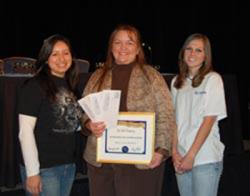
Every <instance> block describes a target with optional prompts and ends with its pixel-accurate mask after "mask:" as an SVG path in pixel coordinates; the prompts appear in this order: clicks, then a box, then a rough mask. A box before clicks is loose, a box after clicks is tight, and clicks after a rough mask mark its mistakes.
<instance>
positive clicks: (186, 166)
mask: <svg viewBox="0 0 250 196" xmlns="http://www.w3.org/2000/svg"><path fill="white" fill-rule="evenodd" d="M194 158H195V157H192V156H189V155H186V156H184V157H183V159H182V161H181V164H180V166H179V170H180V171H181V172H187V171H190V170H192V168H193V165H194Z"/></svg>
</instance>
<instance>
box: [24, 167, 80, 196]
mask: <svg viewBox="0 0 250 196" xmlns="http://www.w3.org/2000/svg"><path fill="white" fill-rule="evenodd" d="M75 170H76V166H75V164H65V165H60V166H56V167H50V168H46V169H40V176H41V180H42V192H41V193H40V196H52V195H53V196H69V195H70V192H71V187H72V184H73V182H74V178H75ZM21 177H22V182H23V185H25V181H26V171H25V168H24V167H23V166H21ZM26 195H27V196H30V195H31V194H30V193H28V192H27V191H26Z"/></svg>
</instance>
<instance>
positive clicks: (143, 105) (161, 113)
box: [83, 65, 176, 169]
mask: <svg viewBox="0 0 250 196" xmlns="http://www.w3.org/2000/svg"><path fill="white" fill-rule="evenodd" d="M144 70H145V72H146V75H145V72H143V70H142V69H141V68H140V66H138V65H136V66H134V68H133V70H132V73H131V76H130V80H129V85H128V93H127V109H128V111H133V112H155V120H156V122H155V125H156V129H155V149H159V148H160V149H164V150H167V151H168V152H169V153H171V144H172V137H173V133H174V132H175V131H176V122H175V117H174V110H173V103H172V99H171V94H170V92H169V89H168V86H167V84H166V82H165V80H164V78H163V77H162V75H161V74H160V73H159V72H158V71H156V70H155V69H154V68H153V67H151V66H149V65H145V66H144ZM102 71H103V70H102V69H98V70H96V71H95V72H94V73H93V74H92V75H91V77H90V79H89V81H88V83H87V85H86V87H85V89H84V92H83V96H86V95H88V94H90V93H94V92H97V89H98V85H96V82H97V81H98V80H99V78H100V76H101V73H102ZM111 80H112V71H108V72H107V74H106V77H105V80H104V82H103V84H102V86H101V90H104V89H110V88H111V84H112V81H111ZM87 119H88V117H87V115H84V117H83V122H86V120H87ZM96 142H97V140H96V137H95V136H94V135H91V134H90V135H89V136H88V139H87V144H86V149H85V152H84V159H85V160H86V161H87V162H88V163H90V164H91V165H94V166H96V167H100V166H101V163H97V162H96ZM136 167H137V168H139V169H147V168H148V167H147V166H146V165H136Z"/></svg>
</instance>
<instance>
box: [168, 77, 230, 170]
mask: <svg viewBox="0 0 250 196" xmlns="http://www.w3.org/2000/svg"><path fill="white" fill-rule="evenodd" d="M175 80H176V77H175V78H174V79H173V80H172V84H171V93H172V96H173V102H174V106H175V112H176V121H177V126H178V150H179V153H181V154H182V155H185V154H186V153H187V152H188V150H189V148H190V147H191V145H192V143H193V142H194V139H195V136H196V134H197V132H198V129H199V127H200V126H201V124H202V121H203V118H204V117H205V116H217V120H216V121H215V123H214V125H213V126H212V130H211V132H210V134H209V136H208V137H207V139H206V141H205V142H204V144H203V145H202V147H201V148H200V150H199V152H198V154H197V155H196V157H195V162H194V166H196V165H201V164H206V163H213V162H218V161H221V160H222V159H223V152H224V144H223V143H222V142H221V141H220V134H219V127H218V121H219V120H221V119H223V118H225V117H226V116H227V113H226V104H225V95H224V87H223V82H222V79H221V76H220V75H219V74H218V73H216V72H210V73H208V74H207V75H206V76H205V78H204V79H203V81H202V83H201V84H200V86H198V87H196V88H194V87H192V85H191V84H192V81H191V80H190V79H188V78H187V79H186V82H185V84H184V86H183V87H182V88H180V89H176V88H175V87H174V86H173V84H174V81H175Z"/></svg>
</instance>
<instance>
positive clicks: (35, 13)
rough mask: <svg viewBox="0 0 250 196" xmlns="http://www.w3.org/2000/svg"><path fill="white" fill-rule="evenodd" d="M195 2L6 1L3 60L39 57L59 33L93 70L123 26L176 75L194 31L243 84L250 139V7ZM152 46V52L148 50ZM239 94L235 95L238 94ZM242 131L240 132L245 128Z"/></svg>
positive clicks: (234, 1)
mask: <svg viewBox="0 0 250 196" xmlns="http://www.w3.org/2000/svg"><path fill="white" fill-rule="evenodd" d="M219 3H220V4H222V2H219V1H218V0H217V2H214V3H212V2H211V1H209V0H200V1H195V0H189V1H183V2H181V1H174V2H173V1H159V2H158V1H157V0H154V1H152V0H151V1H145V0H134V1H131V2H129V1H119V0H105V1H98V0H85V1H81V2H78V1H77V2H75V1H68V2H66V3H64V2H63V1H53V2H52V1H51V2H43V1H33V2H30V1H29V2H25V1H11V0H2V1H1V2H0V58H5V57H9V56H27V57H33V58H36V57H37V54H38V51H39V49H40V47H41V45H42V41H43V39H45V38H46V37H48V36H50V35H52V34H54V33H60V34H63V35H66V36H67V37H69V38H70V40H71V41H72V44H73V47H74V51H75V56H76V57H78V58H83V59H87V60H89V61H90V63H91V70H92V71H93V70H94V69H95V65H96V63H98V62H100V61H103V60H104V59H105V51H106V47H107V42H108V36H109V34H110V33H111V31H112V30H113V28H114V27H115V26H116V25H117V24H119V23H129V24H132V25H135V26H136V27H137V28H138V29H139V30H140V32H141V33H142V37H143V42H144V43H145V45H146V47H145V52H146V53H147V54H148V60H149V61H150V62H151V63H152V64H153V65H158V66H160V71H161V72H167V73H176V72H177V71H178V67H177V56H178V52H179V49H180V47H181V46H182V44H183V42H184V40H185V38H186V37H187V36H188V35H190V34H191V33H195V32H200V33H204V34H206V35H207V36H208V37H209V38H210V41H211V43H212V48H213V63H214V68H215V70H216V71H218V72H219V73H221V74H228V73H230V74H235V75H236V76H237V80H238V89H239V98H240V104H241V111H242V112H241V115H242V122H243V128H242V132H243V136H244V138H247V139H250V128H249V112H248V102H250V85H249V84H250V79H249V77H250V76H249V74H248V73H249V72H248V71H247V69H249V67H250V63H249V60H248V56H249V52H250V50H249V35H250V34H249V27H250V22H249V10H250V9H249V8H250V7H249V6H248V5H247V3H246V2H245V3H242V2H240V1H238V0H228V1H226V2H223V5H220V4H219ZM149 47H150V48H151V52H152V53H151V54H150V51H149V50H148V48H149ZM232 96H234V95H232ZM239 131H240V130H239Z"/></svg>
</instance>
